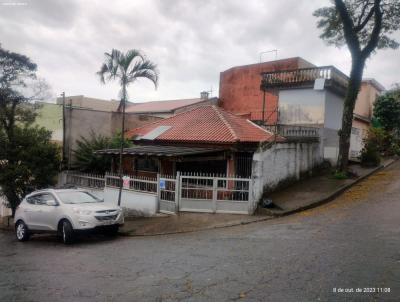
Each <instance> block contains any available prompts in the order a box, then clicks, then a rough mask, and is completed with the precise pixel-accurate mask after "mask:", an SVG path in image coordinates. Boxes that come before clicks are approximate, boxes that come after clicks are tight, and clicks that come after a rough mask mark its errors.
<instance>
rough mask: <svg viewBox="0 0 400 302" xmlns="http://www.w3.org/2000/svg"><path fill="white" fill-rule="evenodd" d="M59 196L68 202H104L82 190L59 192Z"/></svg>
mask: <svg viewBox="0 0 400 302" xmlns="http://www.w3.org/2000/svg"><path fill="white" fill-rule="evenodd" d="M57 195H58V197H59V198H60V199H61V201H62V202H63V203H66V204H80V203H95V202H102V200H101V199H99V198H97V197H96V196H94V195H92V194H90V193H89V192H82V191H65V192H59V193H57Z"/></svg>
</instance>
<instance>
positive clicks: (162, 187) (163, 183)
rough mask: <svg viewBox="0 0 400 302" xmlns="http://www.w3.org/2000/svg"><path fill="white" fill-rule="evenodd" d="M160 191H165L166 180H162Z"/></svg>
mask: <svg viewBox="0 0 400 302" xmlns="http://www.w3.org/2000/svg"><path fill="white" fill-rule="evenodd" d="M160 189H161V190H165V179H160Z"/></svg>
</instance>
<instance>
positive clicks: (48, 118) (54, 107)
mask: <svg viewBox="0 0 400 302" xmlns="http://www.w3.org/2000/svg"><path fill="white" fill-rule="evenodd" d="M34 109H35V112H36V114H37V116H36V119H35V123H34V125H37V126H39V127H44V128H46V129H47V130H50V131H51V132H52V134H51V140H52V141H53V142H56V143H57V144H60V145H62V142H63V113H62V105H59V104H54V103H45V102H36V103H35V105H34Z"/></svg>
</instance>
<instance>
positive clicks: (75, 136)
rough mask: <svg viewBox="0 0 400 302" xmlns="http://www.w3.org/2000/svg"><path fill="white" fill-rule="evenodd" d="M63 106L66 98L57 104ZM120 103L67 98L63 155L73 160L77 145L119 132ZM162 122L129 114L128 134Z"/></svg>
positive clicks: (60, 99) (126, 126) (59, 100)
mask: <svg viewBox="0 0 400 302" xmlns="http://www.w3.org/2000/svg"><path fill="white" fill-rule="evenodd" d="M62 103H63V98H57V104H61V105H62ZM118 106H119V101H114V100H112V101H108V100H101V99H94V98H87V97H84V96H81V95H80V96H66V97H65V113H64V118H65V131H64V134H65V136H64V139H65V145H64V152H65V153H64V154H65V157H66V159H68V158H71V160H72V159H73V150H76V148H77V141H78V140H80V139H81V138H82V137H83V138H90V137H92V136H93V134H94V133H95V134H96V135H103V136H106V137H111V136H113V135H115V134H116V133H118V132H120V129H121V122H122V121H121V118H122V113H121V112H119V111H118ZM156 120H159V118H157V117H154V116H148V115H145V114H136V113H127V114H126V115H125V130H128V129H132V128H135V127H139V126H141V125H144V124H146V123H149V122H153V121H156Z"/></svg>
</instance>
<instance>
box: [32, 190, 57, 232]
mask: <svg viewBox="0 0 400 302" xmlns="http://www.w3.org/2000/svg"><path fill="white" fill-rule="evenodd" d="M50 200H51V201H54V202H55V203H56V204H58V202H57V200H56V198H55V197H54V195H53V194H51V193H41V194H39V196H38V197H37V199H36V202H37V204H38V208H37V209H38V210H37V211H35V212H34V217H35V224H36V225H37V227H38V229H39V230H44V231H55V230H57V223H58V206H50V205H48V204H47V202H48V201H50Z"/></svg>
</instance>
